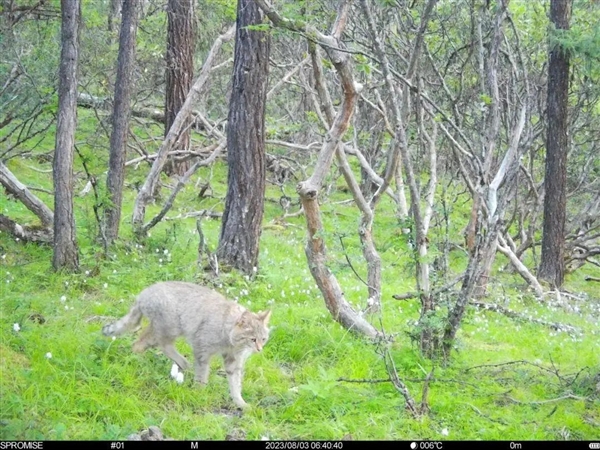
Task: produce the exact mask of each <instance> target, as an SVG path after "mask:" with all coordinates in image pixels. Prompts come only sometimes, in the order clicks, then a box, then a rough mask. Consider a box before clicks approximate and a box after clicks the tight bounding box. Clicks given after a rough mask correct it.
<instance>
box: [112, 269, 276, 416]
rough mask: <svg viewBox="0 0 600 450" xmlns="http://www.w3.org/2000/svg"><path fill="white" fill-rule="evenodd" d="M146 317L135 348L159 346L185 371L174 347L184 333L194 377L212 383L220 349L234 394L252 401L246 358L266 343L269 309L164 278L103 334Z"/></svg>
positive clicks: (128, 327) (124, 328)
mask: <svg viewBox="0 0 600 450" xmlns="http://www.w3.org/2000/svg"><path fill="white" fill-rule="evenodd" d="M142 316H146V317H147V318H148V319H149V321H150V324H149V325H148V327H147V328H145V329H144V330H143V331H142V334H141V336H140V337H139V339H138V340H137V341H136V342H135V343H134V344H133V351H134V352H139V353H141V352H143V351H145V350H146V349H148V348H151V347H158V348H160V349H161V350H162V351H163V352H164V354H165V355H167V356H168V357H169V358H170V359H172V360H173V361H174V362H175V363H176V364H177V365H178V366H179V367H180V368H181V370H186V369H187V367H188V362H187V361H186V359H185V358H184V357H183V356H181V355H180V354H179V353H178V352H177V350H176V349H175V347H174V346H173V342H174V341H175V339H176V338H178V337H179V336H184V337H185V338H186V339H187V341H188V342H189V343H190V345H191V346H192V349H193V351H194V361H195V364H194V365H195V372H196V374H195V375H196V376H195V380H196V381H199V382H200V383H202V384H206V383H207V382H208V375H209V370H210V359H211V357H212V356H214V355H216V354H220V355H222V356H223V360H224V362H225V371H226V372H227V379H228V382H229V392H230V393H231V398H232V399H233V401H234V403H235V404H236V405H237V406H238V407H240V408H243V407H246V406H248V405H247V403H246V402H245V401H244V399H243V398H242V376H243V369H244V363H245V362H246V359H247V358H248V356H250V355H251V354H252V353H254V352H260V351H261V350H262V348H263V346H264V345H265V343H266V342H267V339H268V338H269V329H268V327H267V325H268V323H269V319H270V318H271V311H264V312H258V313H253V312H250V311H248V310H247V309H246V308H244V307H242V306H240V305H238V304H237V303H235V302H233V301H231V300H227V299H226V298H225V297H224V296H222V295H221V294H219V293H218V292H215V291H213V290H211V289H209V288H207V287H204V286H199V285H196V284H193V283H185V282H182V281H166V282H162V283H156V284H153V285H152V286H150V287H148V288H146V289H144V290H143V291H142V292H141V293H140V295H139V296H138V297H137V300H136V301H135V303H134V304H133V306H132V307H131V309H130V310H129V313H128V314H127V315H125V316H124V317H122V318H121V319H120V320H118V321H117V322H115V323H112V324H109V325H106V326H104V328H102V333H104V335H106V336H119V335H121V334H123V333H125V332H127V331H129V330H132V329H134V328H135V327H137V326H138V325H139V323H140V321H141V319H142Z"/></svg>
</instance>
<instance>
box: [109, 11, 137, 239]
mask: <svg viewBox="0 0 600 450" xmlns="http://www.w3.org/2000/svg"><path fill="white" fill-rule="evenodd" d="M138 5H139V0H129V1H126V2H124V3H123V11H122V21H121V32H120V35H119V56H118V58H117V79H116V81H115V98H114V102H113V114H112V133H111V136H110V157H109V162H108V177H107V180H106V187H107V190H108V197H109V199H110V204H109V205H107V206H106V208H105V210H104V214H105V215H104V219H105V225H104V228H105V229H104V233H102V230H101V233H102V236H101V237H102V238H103V240H104V242H105V245H110V244H112V243H113V242H114V240H115V239H117V237H118V236H119V223H120V221H121V203H122V200H123V183H124V181H125V159H126V156H127V135H128V134H129V117H130V99H131V87H132V86H131V85H132V73H133V67H134V63H135V38H136V33H137V16H138V13H137V10H138Z"/></svg>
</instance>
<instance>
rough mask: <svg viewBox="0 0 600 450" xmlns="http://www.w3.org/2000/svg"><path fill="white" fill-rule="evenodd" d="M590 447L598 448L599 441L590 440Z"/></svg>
mask: <svg viewBox="0 0 600 450" xmlns="http://www.w3.org/2000/svg"><path fill="white" fill-rule="evenodd" d="M590 448H600V442H590Z"/></svg>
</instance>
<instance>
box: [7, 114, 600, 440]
mask: <svg viewBox="0 0 600 450" xmlns="http://www.w3.org/2000/svg"><path fill="white" fill-rule="evenodd" d="M84 124H85V122H84ZM79 132H80V133H81V132H85V126H83V127H81V128H80V131H79ZM48 144H49V145H51V143H50V141H49V142H48ZM42 147H43V145H42ZM82 154H83V156H84V157H86V150H85V148H83V149H82ZM34 155H35V153H34ZM87 157H89V160H90V167H91V168H92V170H94V169H95V168H99V167H102V164H101V163H98V162H97V161H95V160H94V156H93V154H92V152H90V153H88V154H87ZM75 163H76V171H77V186H76V192H80V191H82V190H83V188H84V187H85V185H86V183H87V179H86V175H85V173H83V169H82V165H81V160H80V158H79V159H76V162H75ZM94 164H96V165H94ZM8 165H9V168H10V169H11V170H12V171H13V172H14V173H15V174H17V175H18V176H19V179H21V180H22V181H23V182H25V183H27V184H29V185H31V186H36V187H38V188H40V189H42V191H38V192H36V194H37V195H39V196H40V198H42V199H43V200H45V201H46V202H48V204H51V196H50V195H49V194H48V193H47V192H46V193H45V192H44V191H43V189H45V190H46V191H48V190H50V189H51V182H52V179H51V173H50V172H48V170H49V169H50V168H51V162H49V161H48V160H47V159H44V158H37V157H35V156H32V157H31V158H29V159H20V160H18V161H17V160H14V159H13V160H11V161H9V164H8ZM98 170H100V169H98ZM143 172H144V170H142V169H139V170H137V171H136V170H132V171H130V173H129V175H128V180H127V183H126V185H127V189H126V198H125V201H124V211H123V224H122V238H121V239H120V240H119V241H118V243H117V244H116V245H115V246H114V248H111V249H110V251H109V253H108V255H104V254H103V252H102V246H101V245H100V244H99V243H98V242H97V240H96V236H97V232H98V229H97V224H96V219H95V215H94V211H93V204H94V202H95V201H96V200H95V198H94V196H93V193H87V194H83V193H82V194H81V195H79V196H77V197H76V199H75V204H76V218H77V227H78V228H77V232H78V239H79V249H80V254H81V270H80V272H79V273H76V274H62V273H55V272H53V271H52V267H51V255H52V250H51V248H50V247H47V246H39V245H36V244H30V243H27V244H24V243H22V242H19V241H16V240H15V239H14V238H11V237H9V236H8V235H7V234H6V233H1V234H0V258H1V259H0V267H1V269H2V271H1V274H0V294H1V298H2V301H1V307H0V339H1V343H0V397H1V402H0V439H2V440H5V439H35V440H37V439H63V440H71V439H125V438H126V437H127V436H129V435H130V434H132V433H135V432H139V431H140V430H142V429H147V428H148V427H149V426H152V425H155V426H158V427H160V428H161V430H162V431H163V432H164V434H165V435H166V436H168V437H171V438H174V439H190V440H191V439H193V440H198V439H226V438H228V439H336V440H338V439H341V438H343V437H346V438H352V439H401V440H408V439H435V440H438V439H451V440H466V439H469V440H471V439H475V440H477V439H481V440H492V439H502V440H505V439H510V440H530V439H544V440H560V439H569V440H576V439H585V440H593V439H598V438H600V431H599V430H600V375H599V373H600V327H599V325H600V295H599V293H598V289H597V286H596V287H594V286H593V285H592V283H589V282H586V281H585V280H584V279H585V277H586V275H589V274H591V271H592V270H593V269H586V268H585V267H584V268H583V269H580V270H578V271H577V272H575V273H572V274H569V275H568V277H567V282H566V284H565V290H566V292H565V293H563V294H562V295H560V296H559V297H557V296H555V295H549V296H546V297H545V298H544V299H543V300H538V299H536V298H535V297H534V296H533V294H532V293H531V292H530V291H529V290H528V289H527V286H526V284H525V283H524V282H523V280H522V279H521V278H519V277H518V275H516V274H514V273H511V271H510V270H507V267H506V264H507V261H506V260H505V259H504V258H503V257H502V256H501V255H498V256H497V261H496V264H495V270H494V274H493V278H492V279H491V280H490V285H489V290H488V296H487V298H486V299H484V300H483V301H486V302H489V303H493V304H495V305H500V306H502V307H504V309H510V310H512V311H515V312H517V313H519V316H518V317H516V318H515V317H513V318H511V317H507V316H506V315H505V314H502V313H501V312H498V311H490V310H485V309H483V308H477V307H470V310H469V312H468V316H467V319H466V321H465V323H464V325H463V326H462V328H461V330H460V332H459V334H458V339H457V348H456V351H455V352H454V353H453V354H452V357H451V359H450V360H449V361H448V362H447V363H446V364H444V363H443V362H442V361H431V360H428V359H424V358H422V357H421V356H420V354H419V351H418V345H417V343H416V342H413V341H412V340H411V335H413V334H414V329H415V325H416V322H417V320H418V318H419V307H420V305H419V302H418V300H407V301H399V300H395V299H394V298H393V297H392V296H393V295H394V294H402V293H405V292H408V291H413V290H414V273H413V272H414V264H413V263H412V258H413V255H412V252H411V249H410V243H409V239H408V238H407V237H406V236H405V235H404V234H403V233H402V231H401V225H400V224H398V223H397V220H396V219H395V218H394V212H393V211H394V208H393V205H392V204H391V202H389V201H387V199H386V200H384V201H383V202H382V203H381V205H380V207H379V210H378V212H377V217H376V223H375V226H374V230H375V239H376V242H377V245H378V248H379V251H380V253H381V257H382V260H383V296H382V298H383V317H382V324H383V326H384V328H385V331H386V333H387V334H390V335H393V336H394V342H393V344H391V354H392V356H393V358H394V362H395V364H396V368H397V371H398V375H399V376H400V377H401V379H403V380H404V381H405V382H406V384H407V386H408V387H409V389H410V391H411V393H412V395H413V396H414V397H415V398H416V399H417V400H420V396H421V391H422V388H423V381H424V379H425V377H426V376H427V374H428V373H429V372H430V371H431V369H432V368H433V367H434V366H435V371H434V376H433V378H432V380H431V382H430V385H429V395H428V404H429V407H430V411H429V413H428V414H426V415H424V416H423V417H422V418H420V419H414V418H412V417H411V415H410V414H409V413H408V412H407V411H406V410H405V403H404V399H403V397H402V396H401V395H400V394H399V393H398V392H397V391H396V390H395V388H394V386H393V385H392V383H390V382H389V380H388V376H387V373H386V369H385V365H384V362H383V360H382V358H381V356H380V353H379V352H378V347H377V346H376V345H374V344H372V343H370V342H367V341H366V340H364V339H363V338H359V337H356V336H355V335H353V334H351V333H349V332H348V331H347V330H344V329H343V328H341V327H340V326H339V325H338V324H337V323H336V322H334V321H333V320H332V318H331V316H330V315H329V313H328V311H327V310H326V308H325V305H324V303H323V300H322V297H321V295H320V292H319V290H318V289H317V287H316V285H315V282H314V280H313V279H312V277H311V275H310V273H309V271H308V267H307V263H306V257H305V255H304V250H303V246H304V242H305V235H306V231H305V224H304V219H303V216H302V215H299V216H296V217H287V218H282V216H283V211H282V209H281V206H280V203H279V199H280V197H281V195H282V189H283V192H284V193H285V194H286V195H287V196H289V197H290V198H292V203H293V202H294V201H295V200H294V199H295V198H296V197H295V194H294V183H289V184H288V185H285V186H283V187H279V186H275V185H273V184H269V185H268V188H267V194H266V197H267V202H266V211H265V219H264V225H263V232H262V238H261V254H260V265H259V268H258V271H257V273H256V276H255V277H253V278H250V277H244V276H241V275H238V274H235V273H232V272H227V271H225V270H222V271H221V273H220V275H219V277H218V278H214V277H211V276H210V275H209V274H208V273H207V272H206V271H205V270H204V269H203V266H204V264H198V243H199V236H198V233H197V228H196V218H195V217H189V218H184V216H185V215H186V214H189V213H191V212H194V211H199V210H204V209H206V210H211V211H214V212H220V211H222V208H223V199H224V196H225V192H226V185H227V183H226V167H225V165H224V164H223V163H222V162H218V163H217V164H216V165H214V166H213V167H208V168H202V169H200V171H199V172H198V173H197V175H196V176H195V178H194V179H193V180H191V182H190V183H189V185H188V186H186V188H185V189H184V190H183V191H182V192H181V193H180V195H179V197H178V199H177V201H176V203H175V206H174V208H173V209H172V210H171V211H170V212H169V214H167V218H168V219H170V220H165V221H163V222H161V223H160V224H159V225H158V226H156V227H155V228H154V229H152V230H151V232H150V234H149V236H148V237H147V239H146V240H144V241H143V242H142V241H136V240H135V239H134V238H133V236H132V233H131V224H130V217H131V205H132V202H133V199H134V196H135V186H136V180H138V179H142V177H143ZM162 181H163V187H162V199H163V201H164V199H165V198H166V197H167V196H168V192H169V186H170V185H172V184H173V183H174V181H173V180H169V179H168V178H166V177H165V178H163V180H162ZM206 182H209V183H210V189H209V190H208V191H207V194H208V195H205V196H203V197H199V196H198V191H199V188H198V186H201V185H204V183H206ZM342 184H343V181H342V179H341V178H339V179H338V178H335V177H332V178H330V179H329V185H330V188H331V189H329V193H328V195H327V197H326V198H323V200H322V202H323V212H324V221H325V225H326V230H332V231H326V233H327V236H326V237H327V243H328V245H329V265H330V268H331V269H332V271H333V272H334V273H335V274H336V276H337V277H338V279H339V280H340V282H341V283H342V286H343V288H344V292H345V294H346V296H347V298H348V299H349V300H350V301H351V302H352V303H353V304H354V305H356V307H357V308H364V307H365V306H366V287H365V286H364V284H363V283H362V281H361V280H360V279H359V278H358V277H357V274H358V275H360V274H361V273H364V272H365V267H364V262H363V260H362V253H361V251H360V243H359V239H358V236H357V234H356V229H357V223H358V213H357V210H356V209H355V208H354V207H353V206H352V204H351V203H349V202H347V201H345V200H348V198H349V194H347V193H345V192H344V190H343V189H340V187H341V185H342ZM445 185H446V186H448V191H447V193H448V195H451V196H456V197H455V198H454V199H453V201H451V202H449V203H448V204H451V205H452V208H451V210H450V211H449V215H450V217H451V221H450V222H449V223H450V227H451V229H450V231H449V233H448V238H449V240H450V242H451V243H452V244H454V245H453V246H452V247H451V248H452V250H451V253H450V258H449V261H450V266H449V270H448V273H446V274H440V275H439V279H438V280H437V282H439V284H440V285H443V284H444V277H447V278H450V279H451V278H452V276H453V274H457V273H460V271H461V270H463V268H464V265H465V261H466V258H465V253H464V250H462V246H463V242H462V235H461V231H462V229H463V228H464V226H465V224H466V221H467V219H468V213H469V207H470V203H469V202H468V201H466V200H467V199H466V197H465V199H464V201H462V199H461V198H460V196H459V194H458V193H459V192H460V189H459V188H458V187H456V189H454V190H453V183H452V182H448V180H447V181H446V183H445ZM440 195H441V194H440ZM160 206H161V204H160V201H158V202H157V203H156V204H155V205H153V206H151V207H150V208H149V210H148V217H150V216H151V215H152V214H153V213H156V212H158V211H159V209H160ZM294 208H295V209H294ZM297 208H298V206H297V205H296V206H294V204H292V208H291V209H290V212H293V211H295V210H297ZM0 211H2V212H3V213H5V214H7V215H10V216H11V217H16V218H17V219H20V220H22V223H23V222H24V223H27V221H28V220H31V217H30V216H29V213H28V212H27V211H26V210H25V209H24V207H23V206H22V204H20V203H19V202H16V201H13V200H11V199H10V198H8V197H7V196H5V195H2V196H0ZM219 228H220V221H219V219H210V218H205V219H203V221H202V230H203V232H204V235H205V238H206V242H207V244H208V246H209V249H211V250H214V249H215V246H216V243H217V242H218V234H219ZM440 229H441V227H440ZM443 239H444V237H443V236H437V237H435V239H432V248H435V246H436V245H437V244H436V243H437V242H441V241H442V240H443ZM342 243H343V246H342ZM435 255H436V252H435V250H432V258H433V257H435ZM162 280H185V281H193V282H198V283H204V284H208V285H210V286H211V287H213V288H215V289H216V290H218V291H220V292H222V293H223V294H225V295H227V296H228V297H229V298H231V299H234V300H236V301H239V302H240V303H241V304H242V305H244V306H247V307H248V308H250V309H252V310H254V311H257V310H261V309H263V310H264V309H266V308H270V309H272V310H273V315H272V320H271V322H272V332H271V338H270V341H269V342H268V343H267V345H266V347H265V349H264V351H263V352H262V353H261V354H257V355H254V356H253V357H251V358H250V359H249V361H248V363H247V365H246V376H245V381H244V385H243V392H244V397H245V399H246V401H248V403H250V404H251V405H252V407H251V408H250V409H249V410H248V411H245V412H243V413H242V412H241V411H239V410H237V409H236V408H234V407H233V406H232V404H231V402H230V399H229V395H228V391H227V381H226V378H225V373H224V370H223V368H222V364H221V361H218V360H215V361H214V362H213V370H212V373H211V376H210V381H209V384H208V386H206V387H199V386H197V385H195V384H194V382H193V375H192V374H191V373H186V374H185V379H184V382H183V383H181V384H178V383H177V382H176V381H175V380H173V379H172V378H171V377H170V376H169V372H170V367H171V364H170V361H169V360H168V359H167V358H166V357H165V356H163V355H162V354H161V353H160V352H158V351H148V352H146V353H144V354H141V355H140V354H133V353H132V352H131V344H132V342H133V340H134V336H133V335H127V336H124V337H122V338H118V339H116V340H111V339H109V338H106V337H104V336H103V335H102V334H101V332H100V329H101V327H102V325H103V324H105V323H108V322H110V321H112V320H114V319H115V318H117V317H120V316H121V315H123V314H124V313H125V312H126V311H127V309H128V308H129V306H130V304H131V303H132V301H133V300H134V298H135V296H136V294H138V293H139V292H140V291H141V290H142V289H143V288H145V287H147V286H148V285H150V284H152V283H154V282H157V281H162ZM373 323H374V325H376V326H377V327H378V328H379V327H380V326H381V324H380V323H379V321H378V320H377V319H374V320H373ZM555 324H563V325H569V326H570V327H569V328H561V327H560V326H555ZM178 348H179V349H180V351H181V352H182V353H183V354H184V355H186V356H190V348H189V346H188V345H187V344H186V343H185V342H183V341H181V342H179V343H178Z"/></svg>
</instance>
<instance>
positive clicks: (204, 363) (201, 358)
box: [194, 353, 210, 384]
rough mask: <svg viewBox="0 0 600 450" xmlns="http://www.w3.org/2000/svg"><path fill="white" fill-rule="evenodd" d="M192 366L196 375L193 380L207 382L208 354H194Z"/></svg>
mask: <svg viewBox="0 0 600 450" xmlns="http://www.w3.org/2000/svg"><path fill="white" fill-rule="evenodd" d="M194 360H195V361H194V368H195V372H196V375H195V377H194V380H196V381H197V382H198V383H201V384H207V383H208V375H209V374H210V355H207V354H204V353H201V354H199V355H195V358H194Z"/></svg>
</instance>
